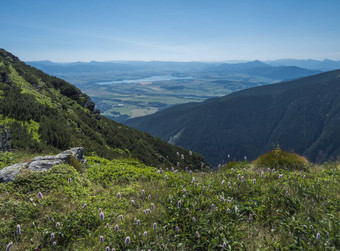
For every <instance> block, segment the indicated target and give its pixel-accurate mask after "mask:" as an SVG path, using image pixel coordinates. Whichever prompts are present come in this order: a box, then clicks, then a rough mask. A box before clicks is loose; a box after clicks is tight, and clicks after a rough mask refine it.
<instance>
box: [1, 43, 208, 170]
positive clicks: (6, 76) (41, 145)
mask: <svg viewBox="0 0 340 251" xmlns="http://www.w3.org/2000/svg"><path fill="white" fill-rule="evenodd" d="M94 105H95V104H94V103H93V102H92V101H91V99H90V98H89V97H88V96H87V95H86V94H83V93H81V91H80V90H79V89H78V88H76V87H75V86H73V85H71V84H69V83H67V82H66V81H64V80H62V79H59V78H56V77H51V76H49V75H47V74H45V73H43V72H42V71H40V70H37V69H35V68H33V67H30V66H28V65H26V64H25V63H23V62H21V61H20V60H19V59H18V58H17V57H15V56H13V55H12V54H10V53H8V52H6V51H5V50H3V49H1V50H0V125H1V124H4V125H5V127H6V129H10V130H11V144H10V147H11V148H14V149H15V148H19V149H29V150H31V151H37V152H56V151H58V150H65V149H67V148H70V147H73V146H83V147H84V148H85V153H86V154H87V155H89V154H91V153H92V152H94V153H96V154H97V155H99V156H103V157H106V158H115V157H122V156H123V157H132V158H137V159H139V160H141V161H142V162H144V163H146V164H149V165H159V164H161V163H163V164H164V165H175V164H176V163H177V161H178V157H177V155H176V152H180V153H183V154H185V155H187V156H188V157H187V158H186V159H185V161H182V164H183V165H187V164H189V163H190V164H192V165H196V166H199V165H200V163H201V161H203V158H202V157H201V156H200V155H198V154H193V155H192V156H189V153H188V151H187V150H184V149H182V148H178V147H174V146H172V145H170V144H168V143H166V142H163V141H161V140H159V139H157V138H154V137H152V136H150V135H149V134H146V133H143V132H140V131H138V130H135V129H132V128H129V127H127V126H124V125H122V124H119V123H116V122H114V121H112V120H109V119H107V118H105V117H103V116H101V115H100V114H99V111H98V110H95V109H94Z"/></svg>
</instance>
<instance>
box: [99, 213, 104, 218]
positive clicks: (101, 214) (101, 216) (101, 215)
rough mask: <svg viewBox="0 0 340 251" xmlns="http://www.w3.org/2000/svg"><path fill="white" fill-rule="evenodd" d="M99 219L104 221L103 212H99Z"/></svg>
mask: <svg viewBox="0 0 340 251" xmlns="http://www.w3.org/2000/svg"><path fill="white" fill-rule="evenodd" d="M99 218H100V220H104V213H103V212H100V214H99Z"/></svg>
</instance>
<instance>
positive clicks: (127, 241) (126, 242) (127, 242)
mask: <svg viewBox="0 0 340 251" xmlns="http://www.w3.org/2000/svg"><path fill="white" fill-rule="evenodd" d="M125 244H127V245H129V244H130V237H129V236H128V237H126V239H125Z"/></svg>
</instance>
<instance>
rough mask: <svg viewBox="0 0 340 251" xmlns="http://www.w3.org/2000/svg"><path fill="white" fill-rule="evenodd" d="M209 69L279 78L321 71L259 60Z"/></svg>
mask: <svg viewBox="0 0 340 251" xmlns="http://www.w3.org/2000/svg"><path fill="white" fill-rule="evenodd" d="M208 71H210V72H215V73H219V74H233V73H234V74H246V75H248V76H256V77H265V78H270V79H277V80H288V79H294V78H300V77H304V76H309V75H313V74H317V73H320V71H317V70H308V69H304V68H300V67H297V66H272V65H269V64H265V63H263V62H261V61H259V60H256V61H251V62H246V63H237V64H221V65H219V66H216V67H213V68H210V69H208Z"/></svg>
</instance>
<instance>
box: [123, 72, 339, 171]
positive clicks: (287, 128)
mask: <svg viewBox="0 0 340 251" xmlns="http://www.w3.org/2000/svg"><path fill="white" fill-rule="evenodd" d="M339 94H340V70H337V71H332V72H326V73H322V74H318V75H315V76H310V77H306V78H302V79H299V80H294V81H289V82H284V83H278V84H273V85H267V86H261V87H256V88H251V89H247V90H243V91H239V92H236V93H233V94H231V95H227V96H224V97H221V98H214V99H209V100H207V101H205V102H202V103H191V104H186V105H179V106H175V107H172V108H169V109H166V110H163V111H161V112H159V113H156V114H153V115H150V116H146V117H141V118H136V119H131V120H129V121H128V122H127V124H128V125H131V126H133V127H135V128H138V129H140V130H144V131H146V132H149V133H151V134H153V135H155V136H157V137H160V138H162V139H164V140H167V141H171V142H172V143H175V144H176V145H180V146H183V147H187V148H190V149H193V150H195V151H198V152H200V153H202V154H203V155H204V156H205V157H206V158H207V160H208V161H210V162H211V163H212V164H214V165H216V164H218V163H220V162H221V161H223V160H226V158H227V157H226V156H227V154H230V155H231V157H232V158H233V159H234V158H235V159H241V158H243V157H244V156H245V155H246V156H248V159H253V158H255V157H256V156H258V155H259V154H262V153H264V152H266V151H268V150H270V149H272V148H273V147H275V146H276V145H277V144H279V145H280V146H281V147H282V148H283V149H286V150H293V151H295V152H297V153H300V154H303V155H305V156H306V157H308V158H309V159H310V160H312V161H325V160H328V159H334V158H337V157H338V156H339V154H340V143H339V142H340V130H339V128H340V95H339ZM174 136H175V137H174Z"/></svg>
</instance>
